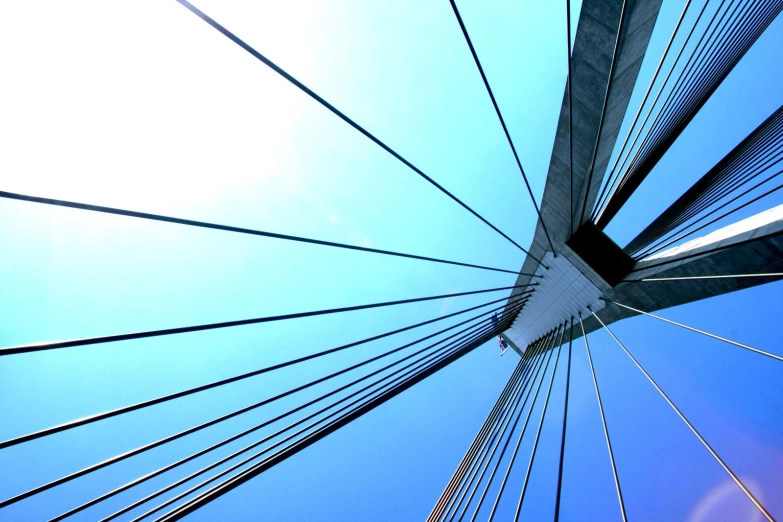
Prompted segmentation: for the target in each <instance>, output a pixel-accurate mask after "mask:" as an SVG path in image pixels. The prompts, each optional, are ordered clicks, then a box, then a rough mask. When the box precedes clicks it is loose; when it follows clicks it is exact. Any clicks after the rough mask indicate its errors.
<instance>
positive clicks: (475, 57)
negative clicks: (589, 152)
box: [449, 0, 571, 263]
mask: <svg viewBox="0 0 783 522" xmlns="http://www.w3.org/2000/svg"><path fill="white" fill-rule="evenodd" d="M449 1H450V2H451V8H452V9H453V10H454V15H455V16H456V17H457V22H459V27H460V29H462V34H463V35H464V36H465V41H466V42H467V43H468V47H470V54H472V55H473V61H475V62H476V67H477V68H478V70H479V73H480V74H481V79H482V80H484V87H486V88H487V94H489V98H490V100H492V106H493V107H495V113H496V114H497V115H498V120H500V125H501V126H502V127H503V133H504V134H505V135H506V140H507V141H508V145H509V147H511V152H513V153H514V159H515V160H516V162H517V167H519V172H520V173H521V174H522V179H523V180H524V181H525V187H527V193H528V195H529V196H530V201H532V202H533V206H534V207H535V209H536V214H538V219H540V220H541V227H542V228H543V229H544V234H546V239H547V241H549V247H550V248H551V249H552V254H554V256H555V257H557V252H555V245H553V244H552V239H551V238H550V237H549V231H548V230H547V229H546V223H544V218H543V217H542V216H541V210H540V209H539V208H538V203H536V198H535V196H533V190H532V189H531V188H530V182H529V181H528V180H527V174H525V169H524V168H522V162H521V161H520V160H519V154H517V149H516V147H514V142H513V140H512V139H511V134H509V132H508V127H506V122H505V120H503V115H502V114H501V113H500V107H498V102H497V100H495V95H494V94H492V88H491V87H490V86H489V80H487V75H486V74H484V68H483V67H482V66H481V61H479V57H478V54H476V49H475V48H474V47H473V42H471V40H470V35H469V34H468V29H467V28H466V27H465V24H464V22H463V21H462V17H461V16H460V14H459V9H457V4H456V2H454V0H449ZM570 38H571V37H570V34H569V41H570ZM569 60H570V58H569ZM539 263H541V261H539Z"/></svg>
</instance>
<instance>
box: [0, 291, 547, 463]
mask: <svg viewBox="0 0 783 522" xmlns="http://www.w3.org/2000/svg"><path fill="white" fill-rule="evenodd" d="M537 284H538V283H528V284H525V285H513V286H504V287H499V288H490V289H487V290H473V291H470V292H458V293H452V294H444V295H433V296H428V297H417V298H414V299H400V300H397V301H385V302H380V303H372V304H364V305H354V306H344V307H340V308H327V309H324V310H314V311H310V312H297V313H292V314H283V315H271V316H266V317H256V318H253V319H240V320H236V321H224V322H220V323H207V324H200V325H194V326H182V327H179V328H165V329H163V330H148V331H144V332H133V333H127V334H116V335H106V336H102V337H89V338H85V339H72V340H69V341H55V342H48V343H37V344H27V345H21V346H10V347H7V348H0V356H3V355H12V354H18V353H30V352H38V351H42V350H53V349H58V348H73V347H75V346H87V345H91V344H102V343H112V342H117V341H129V340H133V339H146V338H148V337H159V336H162V335H176V334H182V333H191V332H202V331H205V330H215V329H218V328H231V327H234V326H246V325H250V324H261V323H273V322H277V321H287V320H290V319H302V318H304V317H315V316H319V315H329V314H339V313H343V312H355V311H358V310H367V309H371V308H382V307H386V306H397V305H402V304H411V303H420V302H424V301H433V300H437V299H446V298H449V297H462V296H466V295H475V294H485V293H489V292H499V291H502V290H511V289H515V288H521V287H526V286H535V285H537ZM524 293H525V292H523V294H524ZM517 295H522V294H517ZM2 447H3V446H2V445H0V448H2Z"/></svg>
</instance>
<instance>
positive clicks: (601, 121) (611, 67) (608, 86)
mask: <svg viewBox="0 0 783 522" xmlns="http://www.w3.org/2000/svg"><path fill="white" fill-rule="evenodd" d="M626 5H627V1H626V0H623V7H622V9H621V10H620V23H619V25H618V27H617V37H616V38H615V40H614V51H613V52H612V63H611V64H610V65H609V76H607V78H606V91H605V92H604V103H603V106H602V107H601V118H600V119H599V120H598V132H597V133H596V135H595V147H593V155H592V158H591V159H590V168H589V170H588V175H587V186H586V188H585V199H584V201H583V202H582V214H581V217H580V218H579V225H580V226H581V225H582V223H583V222H584V220H585V209H586V208H587V200H588V199H589V198H590V185H591V184H592V182H593V169H594V168H595V157H596V155H597V154H598V146H599V145H600V143H601V131H602V130H603V127H604V117H605V116H606V104H607V103H608V102H609V93H610V92H611V90H612V75H613V74H614V66H615V63H616V62H617V52H618V51H619V49H620V36H621V35H622V32H623V24H624V22H625V8H626Z"/></svg>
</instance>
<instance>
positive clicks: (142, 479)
mask: <svg viewBox="0 0 783 522" xmlns="http://www.w3.org/2000/svg"><path fill="white" fill-rule="evenodd" d="M512 310H513V309H512ZM491 312H492V311H489V312H486V313H491ZM476 318H477V317H474V318H473V319H476ZM476 326H481V325H480V324H479V325H475V326H474V327H476ZM474 327H470V328H468V329H465V330H463V332H466V331H469V330H470V329H471V328H474ZM441 342H442V341H441ZM439 343H440V342H439ZM439 343H435V344H432V345H430V346H427V347H425V348H422V349H421V350H418V351H416V352H414V353H412V354H409V355H407V356H405V357H402V358H401V359H399V360H397V361H395V362H393V363H391V364H388V365H386V366H384V367H382V368H380V369H378V370H375V371H373V372H371V373H369V374H367V375H365V376H363V377H360V378H358V379H355V380H353V381H351V382H350V383H348V384H345V385H343V386H340V387H338V388H336V389H334V390H332V391H330V392H328V393H326V394H323V395H321V396H320V397H318V398H316V399H313V400H311V401H308V402H306V403H304V404H302V405H300V406H297V407H295V408H293V409H291V410H288V411H287V412H285V413H282V414H280V415H278V416H276V417H274V418H272V419H269V420H267V421H264V422H262V423H261V424H257V425H256V426H253V427H251V428H249V429H246V430H244V431H242V432H240V433H238V434H236V435H232V436H231V437H229V438H227V439H224V440H222V441H220V442H218V443H216V444H213V445H211V446H209V447H207V448H205V449H202V450H199V451H197V452H195V453H192V454H190V455H188V456H187V457H184V458H182V459H180V460H178V461H176V462H173V463H171V464H168V465H166V466H164V467H162V468H159V469H157V470H155V471H153V472H151V473H148V474H146V475H144V476H142V477H140V478H138V479H135V480H133V481H131V482H128V483H126V484H124V485H122V486H120V487H118V488H115V489H114V490H112V491H110V492H108V493H105V494H103V495H101V496H99V497H96V498H94V499H92V500H90V501H89V502H86V503H84V504H81V505H80V506H78V507H76V508H73V509H71V510H70V511H68V512H66V513H63V514H62V515H59V516H58V517H55V518H54V519H52V520H51V521H50V522H55V521H58V520H62V519H64V518H67V517H69V516H71V515H74V514H76V513H78V512H80V511H82V510H84V509H87V508H88V507H90V506H93V505H95V504H97V503H99V502H102V501H104V500H106V499H108V498H110V497H112V496H114V495H116V494H118V493H121V492H123V491H125V490H127V489H130V488H132V487H135V486H137V485H138V484H141V483H142V482H145V481H147V480H149V479H151V478H153V477H156V476H158V475H160V474H162V473H165V472H167V471H170V470H172V469H174V468H176V467H178V466H180V465H182V464H185V463H186V462H189V461H191V460H193V459H196V458H198V457H200V456H202V455H205V454H206V453H209V452H211V451H214V450H215V449H218V448H220V447H222V446H225V445H226V444H228V443H230V442H233V441H235V440H238V439H240V438H242V437H244V436H246V435H249V434H250V433H253V432H255V431H258V430H259V429H262V428H264V427H266V426H268V425H270V424H273V423H275V422H277V421H279V420H281V419H283V418H285V417H288V416H290V415H292V414H294V413H296V412H298V411H301V410H303V409H305V408H308V407H309V406H312V405H313V404H316V403H318V402H320V401H322V400H324V399H326V398H328V397H331V396H333V395H336V394H337V393H339V392H341V391H344V390H346V389H348V388H350V387H352V386H354V385H356V384H359V383H361V382H363V381H365V380H367V379H370V378H371V377H374V376H375V375H378V374H380V373H382V372H384V371H386V370H387V369H390V368H392V367H394V366H396V365H399V364H401V363H402V362H404V361H406V360H408V359H411V358H413V357H416V356H418V355H420V354H422V353H424V352H426V351H428V350H430V349H431V348H433V347H435V346H437V345H438V344H439ZM330 407H331V406H330ZM327 409H328V408H327Z"/></svg>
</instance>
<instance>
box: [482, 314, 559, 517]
mask: <svg viewBox="0 0 783 522" xmlns="http://www.w3.org/2000/svg"><path fill="white" fill-rule="evenodd" d="M565 331H566V326H565V325H563V327H562V330H561V332H560V340H559V341H558V342H557V346H558V348H557V356H556V357H555V366H554V368H553V369H552V376H551V378H550V380H549V389H548V390H547V395H546V401H545V402H544V410H543V412H544V413H545V412H546V406H547V404H548V403H549V392H550V391H551V390H552V382H553V381H554V379H555V374H556V373H557V364H558V362H559V361H560V351H561V349H562V347H563V336H564V335H565ZM553 350H554V348H553ZM537 401H538V392H536V398H535V399H534V400H533V403H532V404H531V405H530V411H531V412H532V411H533V407H534V406H535V403H536V402H537ZM542 415H543V414H542ZM542 422H543V416H542ZM525 427H527V424H526V425H525ZM515 429H516V423H514V427H512V428H511V433H509V438H508V439H507V440H506V445H508V443H509V441H510V440H511V434H513V433H514V430H515ZM525 431H526V430H525V428H523V429H522V430H521V431H520V433H519V438H518V439H517V443H516V445H515V446H514V451H513V452H512V453H511V460H510V461H509V463H508V467H507V468H506V473H505V475H504V476H503V480H502V481H501V482H500V488H498V494H497V496H496V497H495V502H494V503H493V504H492V510H491V511H490V513H489V518H488V519H487V520H488V521H489V522H492V520H494V518H495V513H496V512H497V508H498V505H499V504H500V498H501V497H502V496H503V491H504V490H505V489H506V484H507V482H508V477H509V475H510V474H511V469H512V468H513V467H514V462H515V461H516V458H517V453H518V452H519V446H520V445H521V444H522V439H523V438H524V436H525ZM540 433H541V426H540V425H539V428H538V431H537V433H536V444H535V445H534V446H533V452H534V453H535V447H536V445H538V435H539V434H540ZM505 450H506V448H505V447H504V448H503V453H505ZM503 453H501V456H500V457H501V459H502V458H503ZM499 464H500V459H498V465H499ZM528 469H529V468H528ZM493 474H494V473H493ZM525 483H527V475H525ZM477 511H478V510H477ZM517 518H519V517H517Z"/></svg>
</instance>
